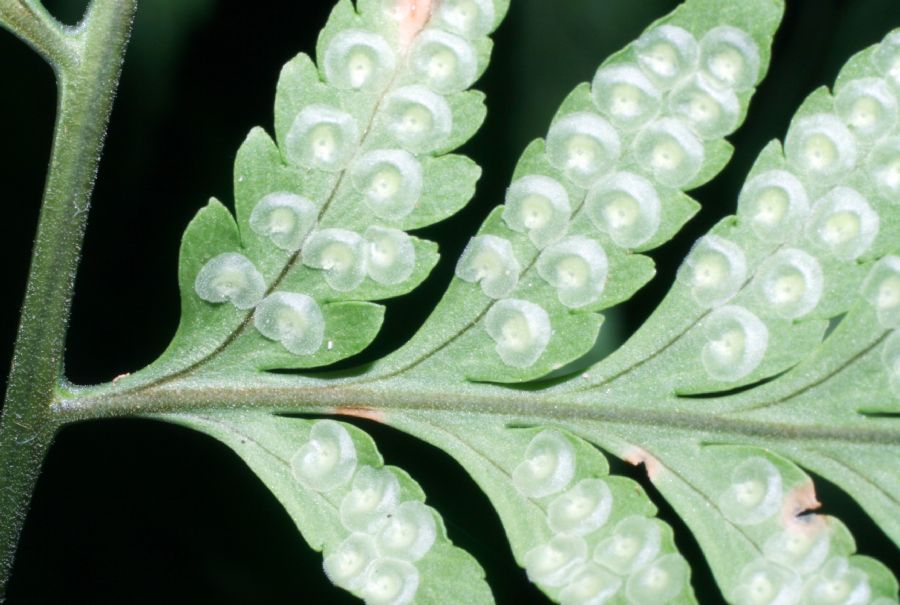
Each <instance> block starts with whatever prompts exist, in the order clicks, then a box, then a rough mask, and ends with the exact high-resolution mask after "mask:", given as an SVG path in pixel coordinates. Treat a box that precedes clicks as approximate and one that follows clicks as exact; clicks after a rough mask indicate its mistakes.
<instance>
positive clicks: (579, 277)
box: [537, 235, 609, 309]
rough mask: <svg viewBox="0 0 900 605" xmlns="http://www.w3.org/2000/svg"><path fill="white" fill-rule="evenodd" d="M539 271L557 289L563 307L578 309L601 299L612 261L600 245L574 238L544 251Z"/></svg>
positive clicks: (539, 258)
mask: <svg viewBox="0 0 900 605" xmlns="http://www.w3.org/2000/svg"><path fill="white" fill-rule="evenodd" d="M537 270H538V274H539V275H540V276H541V277H542V278H543V279H544V280H545V281H546V282H547V283H549V284H550V285H551V286H553V287H554V288H556V295H557V297H558V298H559V301H560V302H561V303H562V304H564V305H565V306H567V307H570V308H573V309H577V308H579V307H584V306H586V305H589V304H592V303H595V302H597V301H598V300H599V299H600V295H601V294H603V290H604V288H605V287H606V277H607V274H608V271H609V261H608V260H607V257H606V252H605V251H604V250H603V247H602V246H601V245H600V244H599V243H597V242H596V241H594V240H592V239H590V238H588V237H584V236H581V235H573V236H570V237H567V238H565V239H563V240H561V241H559V242H557V243H555V244H552V245H550V246H547V247H546V248H544V250H543V251H542V252H541V255H540V257H538V260H537Z"/></svg>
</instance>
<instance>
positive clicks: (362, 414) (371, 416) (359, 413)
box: [334, 407, 384, 424]
mask: <svg viewBox="0 0 900 605" xmlns="http://www.w3.org/2000/svg"><path fill="white" fill-rule="evenodd" d="M334 413H335V414H339V415H341V416H354V417H356V418H365V419H366V420H373V421H375V422H378V423H381V424H384V414H382V413H381V412H379V411H377V410H373V409H371V408H351V407H337V408H335V409H334Z"/></svg>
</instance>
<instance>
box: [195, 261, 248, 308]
mask: <svg viewBox="0 0 900 605" xmlns="http://www.w3.org/2000/svg"><path fill="white" fill-rule="evenodd" d="M194 291H195V292H196V293H197V296H199V297H200V298H202V299H203V300H205V301H207V302H211V303H223V302H230V303H231V304H232V305H234V306H235V307H236V308H238V309H244V310H246V309H252V308H253V307H254V306H256V303H258V302H259V301H260V299H262V297H263V295H264V294H265V292H266V282H265V280H264V279H263V276H262V274H261V273H260V272H259V270H258V269H257V268H256V266H255V265H254V264H253V263H252V262H251V261H250V259H248V258H247V257H246V256H244V255H243V254H239V253H237V252H225V253H224V254H219V255H218V256H214V257H213V258H211V259H209V260H208V261H207V262H206V264H205V265H203V267H202V268H201V269H200V271H199V273H197V279H196V280H195V281H194Z"/></svg>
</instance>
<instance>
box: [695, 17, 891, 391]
mask: <svg viewBox="0 0 900 605" xmlns="http://www.w3.org/2000/svg"><path fill="white" fill-rule="evenodd" d="M870 56H871V57H872V61H871V64H870V65H868V66H867V69H868V70H869V71H870V72H871V74H872V77H860V78H856V79H851V80H844V81H839V85H838V87H837V90H836V95H835V97H834V98H833V99H832V98H830V97H828V99H827V100H824V101H822V105H825V104H829V105H830V106H831V107H832V109H833V111H819V112H818V113H812V114H807V115H804V116H802V117H800V118H798V119H797V120H795V122H794V123H793V124H792V125H791V128H790V130H789V131H788V133H787V137H786V140H785V141H786V142H785V147H784V149H785V157H786V163H785V166H784V167H783V168H774V169H769V170H764V171H761V172H758V173H757V174H756V175H755V176H754V177H753V178H751V179H750V180H749V181H748V182H747V184H746V185H745V186H744V188H743V190H742V191H741V194H740V198H739V201H738V219H739V229H740V230H742V232H743V233H745V234H747V235H748V236H749V240H750V241H751V242H752V243H751V245H753V246H759V247H761V248H762V249H764V250H765V251H766V253H765V255H764V256H765V258H764V260H763V261H762V262H761V263H760V264H759V266H758V268H756V269H755V270H754V271H752V272H750V271H748V263H747V260H746V256H745V252H744V250H743V249H742V248H741V246H740V245H739V244H738V243H736V242H735V241H731V240H729V239H725V238H723V237H719V236H716V235H710V236H707V237H704V238H702V239H701V240H700V241H699V242H698V243H697V244H696V246H695V247H694V249H693V250H692V251H691V253H690V255H689V256H688V258H687V260H686V261H685V264H684V266H683V267H682V270H681V272H680V275H679V277H680V279H681V281H682V282H683V283H684V284H685V285H686V286H687V287H688V288H689V289H690V292H691V295H692V297H693V299H694V300H695V301H696V303H697V304H698V305H700V306H701V307H703V308H706V309H710V310H711V312H710V314H709V315H708V317H707V319H706V320H704V321H703V329H704V330H705V336H706V340H707V343H706V345H705V346H704V348H703V350H702V353H701V357H702V362H703V366H704V367H705V369H706V371H707V373H708V374H709V375H710V376H711V377H712V378H714V379H717V380H726V381H731V380H738V379H741V378H743V377H745V376H747V375H748V374H750V373H751V372H752V371H753V370H754V369H756V368H757V367H758V365H759V364H760V362H761V361H762V359H763V357H764V356H765V353H766V349H767V346H768V341H769V329H768V327H767V321H768V320H769V319H772V320H778V319H785V320H799V319H802V318H804V317H806V316H808V315H810V314H811V313H813V311H814V310H815V309H816V307H817V306H818V305H819V303H820V302H821V300H822V298H823V294H824V293H825V292H826V286H827V285H828V284H827V282H828V278H829V277H833V278H835V279H837V278H838V274H839V273H840V272H842V271H844V267H849V266H850V265H852V264H853V263H855V262H856V261H857V260H858V259H860V258H861V257H863V256H864V255H865V254H866V253H868V252H870V251H871V250H872V248H873V245H874V244H875V241H876V238H877V236H878V234H879V230H880V227H881V220H880V219H881V216H883V215H886V214H896V213H897V210H898V201H900V137H898V136H897V134H896V131H897V117H898V96H897V95H898V93H900V67H898V66H900V34H892V35H891V36H888V38H886V39H885V41H884V42H882V43H881V44H880V45H879V46H878V47H877V48H876V49H875V50H874V52H870ZM826 96H827V95H826ZM878 267H879V268H878V269H877V270H876V271H875V272H874V273H873V277H871V278H870V280H879V283H882V282H883V283H885V284H888V285H885V286H884V287H883V288H882V289H881V290H880V291H879V292H880V293H879V294H873V296H875V297H876V298H877V300H873V304H875V305H876V306H877V307H878V308H879V317H881V318H885V317H887V316H889V315H892V314H893V315H892V316H893V317H896V313H897V310H896V309H897V307H896V305H897V304H898V303H897V302H896V300H900V299H892V298H891V297H892V296H900V294H898V293H900V290H898V289H897V286H895V285H891V284H895V282H894V281H890V280H888V277H887V276H888V274H893V275H896V274H897V262H896V260H893V261H885V262H884V263H882V264H880V265H879V266H878ZM892 272H893V273H892ZM879 276H880V277H879ZM891 279H895V278H891ZM888 282H889V283H888ZM746 285H749V286H750V288H749V291H748V292H747V293H746V294H742V292H743V290H744V287H745V286H746ZM841 287H843V286H841ZM873 287H874V286H873ZM738 295H741V297H742V301H741V302H742V305H734V304H726V303H728V302H729V301H731V299H732V298H734V297H736V296H738ZM879 297H880V298H879ZM723 305H724V306H723ZM744 305H746V306H744ZM747 307H751V308H752V309H753V310H751V309H748V308H747ZM895 321H896V320H895Z"/></svg>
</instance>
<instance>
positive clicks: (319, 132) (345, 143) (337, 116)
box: [285, 105, 360, 172]
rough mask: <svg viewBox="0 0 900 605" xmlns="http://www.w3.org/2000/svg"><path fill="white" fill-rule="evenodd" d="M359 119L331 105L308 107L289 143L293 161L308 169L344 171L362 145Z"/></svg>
mask: <svg viewBox="0 0 900 605" xmlns="http://www.w3.org/2000/svg"><path fill="white" fill-rule="evenodd" d="M359 139H360V129H359V124H358V123H357V122H356V118H354V117H353V116H352V115H350V114H349V113H347V112H345V111H341V110H339V109H335V108H334V107H329V106H328V105H310V106H308V107H305V108H304V109H303V111H301V112H300V113H299V114H298V115H297V117H296V118H295V119H294V122H293V124H291V128H290V130H288V133H287V137H286V139H285V148H286V153H287V157H288V159H289V160H291V161H293V162H295V163H297V164H300V165H301V166H303V167H304V168H312V169H315V170H324V171H326V172H337V171H340V170H343V169H344V168H345V167H346V166H347V164H348V163H349V162H350V160H351V159H352V158H353V155H354V154H355V153H356V149H357V147H358V145H359Z"/></svg>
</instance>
